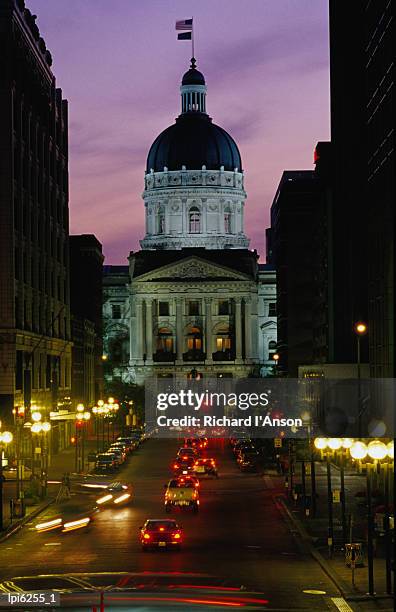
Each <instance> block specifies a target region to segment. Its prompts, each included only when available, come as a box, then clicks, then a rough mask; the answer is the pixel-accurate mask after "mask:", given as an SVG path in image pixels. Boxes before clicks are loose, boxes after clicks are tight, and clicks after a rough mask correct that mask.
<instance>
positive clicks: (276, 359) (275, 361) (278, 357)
mask: <svg viewBox="0 0 396 612" xmlns="http://www.w3.org/2000/svg"><path fill="white" fill-rule="evenodd" d="M272 359H273V360H274V364H275V374H276V375H278V362H279V359H280V355H279V353H274V354H273V355H272Z"/></svg>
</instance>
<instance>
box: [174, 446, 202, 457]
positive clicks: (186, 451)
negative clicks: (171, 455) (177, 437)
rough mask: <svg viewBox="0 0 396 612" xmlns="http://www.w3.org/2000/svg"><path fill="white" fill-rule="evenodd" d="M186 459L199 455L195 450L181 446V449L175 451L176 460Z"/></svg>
mask: <svg viewBox="0 0 396 612" xmlns="http://www.w3.org/2000/svg"><path fill="white" fill-rule="evenodd" d="M188 457H199V453H198V451H197V450H196V449H195V448H192V447H190V446H187V447H185V446H182V447H181V448H179V450H178V451H177V455H176V458H177V459H180V458H181V459H187V458H188Z"/></svg>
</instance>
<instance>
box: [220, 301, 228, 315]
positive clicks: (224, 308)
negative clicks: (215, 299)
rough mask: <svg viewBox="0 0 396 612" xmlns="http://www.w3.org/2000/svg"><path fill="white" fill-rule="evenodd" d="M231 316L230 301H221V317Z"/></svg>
mask: <svg viewBox="0 0 396 612" xmlns="http://www.w3.org/2000/svg"><path fill="white" fill-rule="evenodd" d="M228 314H230V304H229V301H228V300H221V301H220V302H219V315H228Z"/></svg>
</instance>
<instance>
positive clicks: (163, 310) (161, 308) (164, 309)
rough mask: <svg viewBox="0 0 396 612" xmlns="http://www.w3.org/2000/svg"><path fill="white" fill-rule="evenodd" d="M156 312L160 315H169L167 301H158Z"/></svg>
mask: <svg viewBox="0 0 396 612" xmlns="http://www.w3.org/2000/svg"><path fill="white" fill-rule="evenodd" d="M158 314H159V316H160V317H168V316H169V302H158Z"/></svg>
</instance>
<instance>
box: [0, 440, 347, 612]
mask: <svg viewBox="0 0 396 612" xmlns="http://www.w3.org/2000/svg"><path fill="white" fill-rule="evenodd" d="M179 446H180V443H179V442H178V441H176V440H150V441H148V442H146V443H145V444H143V445H141V446H140V448H139V449H138V450H137V451H135V453H133V455H132V456H131V457H130V458H129V459H128V461H127V462H126V464H125V467H124V468H123V469H122V470H121V471H120V472H119V474H117V476H116V477H115V479H117V478H118V477H119V478H122V479H123V480H126V481H128V482H131V483H132V485H133V488H134V501H133V503H132V504H130V505H129V506H126V507H123V508H119V509H112V508H109V509H103V510H102V511H101V512H100V513H99V514H98V515H97V518H96V519H95V522H94V524H93V525H92V526H91V527H90V528H89V530H88V531H84V530H81V531H77V532H74V533H67V534H60V533H57V532H49V533H41V534H37V533H36V532H35V528H34V525H35V524H37V523H38V522H42V521H43V519H45V517H47V518H49V517H50V516H51V515H53V513H54V512H55V509H51V507H50V508H49V509H48V510H47V511H46V512H45V513H44V514H42V515H40V517H38V518H36V519H34V521H32V523H31V524H28V526H27V527H25V528H23V529H22V530H21V531H20V532H19V533H18V534H16V535H15V536H13V537H12V538H10V539H9V540H8V541H6V542H3V543H2V544H1V545H0V567H1V579H5V578H11V577H13V576H14V577H15V576H28V575H37V574H40V573H42V574H51V573H60V574H68V573H72V572H103V571H106V572H109V571H131V572H183V573H185V572H199V573H203V574H209V575H210V576H217V577H226V578H227V579H228V580H231V581H233V582H235V583H236V584H238V585H246V586H248V587H250V586H252V587H253V588H255V589H258V590H260V591H262V593H263V595H264V596H265V597H266V599H268V601H269V605H268V607H267V609H283V610H291V609H299V610H310V611H316V610H317V611H319V610H321V611H323V610H325V609H334V610H335V609H337V608H336V607H335V606H334V605H333V604H332V603H331V597H335V596H337V595H338V593H337V591H336V589H335V587H334V585H333V584H332V582H331V581H330V580H329V579H328V578H327V576H326V575H325V574H324V572H323V571H322V570H321V568H320V567H319V566H318V565H317V563H316V562H315V561H314V560H313V559H312V558H311V557H310V556H309V555H307V554H304V553H303V552H302V551H301V549H300V547H299V546H298V545H297V544H296V542H295V541H294V538H293V535H292V534H291V533H290V531H289V528H288V526H287V524H286V522H285V521H284V519H283V518H282V515H281V513H280V510H279V509H278V507H277V505H276V502H275V501H274V494H275V492H276V490H275V489H273V488H271V486H268V479H267V478H265V479H263V478H262V476H260V475H258V474H242V473H240V471H239V470H238V468H237V466H236V464H235V462H234V460H233V458H232V453H231V450H230V448H229V446H228V444H227V443H226V444H225V446H224V448H223V447H222V442H220V441H217V442H215V441H211V447H210V448H209V451H208V452H209V453H210V454H213V455H214V456H216V459H217V462H218V466H219V474H220V478H219V479H218V480H215V479H208V480H202V484H201V506H200V512H199V514H198V515H194V514H192V513H190V512H188V511H185V512H182V513H181V512H179V511H178V510H174V511H173V512H172V514H171V515H166V514H165V511H164V508H163V494H164V484H165V483H166V482H167V480H168V479H169V475H170V468H169V466H170V464H171V462H172V460H173V458H174V456H175V454H176V452H177V449H178V447H179ZM95 497H96V496H95ZM95 497H92V499H91V496H90V495H89V496H87V495H82V494H75V495H73V497H72V502H71V503H72V504H73V506H74V507H76V508H78V509H79V510H80V511H82V510H83V509H84V508H86V507H87V505H90V504H91V502H92V501H93V500H94V499H95ZM163 517H167V518H169V517H172V518H175V519H176V520H177V521H178V522H179V523H180V525H181V526H182V527H183V529H184V534H185V535H184V538H185V543H184V547H183V548H182V550H181V552H175V551H152V552H151V551H150V552H147V553H143V552H142V551H141V546H140V542H139V540H138V533H139V527H140V526H141V525H142V524H143V523H144V521H145V520H146V519H147V518H163ZM304 590H314V591H315V590H316V591H322V592H325V594H319V595H318V594H309V593H304Z"/></svg>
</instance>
